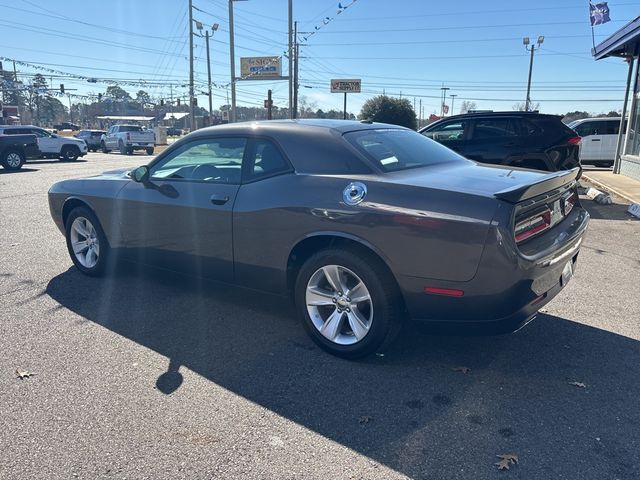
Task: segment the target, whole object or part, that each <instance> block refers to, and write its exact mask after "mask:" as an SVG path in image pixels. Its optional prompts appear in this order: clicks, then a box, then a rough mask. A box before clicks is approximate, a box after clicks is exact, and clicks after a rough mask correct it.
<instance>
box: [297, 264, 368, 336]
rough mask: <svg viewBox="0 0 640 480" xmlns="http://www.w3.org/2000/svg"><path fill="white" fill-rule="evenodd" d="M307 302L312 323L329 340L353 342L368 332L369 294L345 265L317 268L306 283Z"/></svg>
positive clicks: (356, 276) (362, 283)
mask: <svg viewBox="0 0 640 480" xmlns="http://www.w3.org/2000/svg"><path fill="white" fill-rule="evenodd" d="M306 303H307V313H308V314H309V318H310V319H311V322H312V323H313V326H314V327H315V328H316V329H317V330H318V332H320V334H321V335H322V336H323V337H325V338H326V339H327V340H329V341H331V342H334V343H336V344H338V345H353V344H354V343H357V342H359V341H360V340H362V339H364V337H365V336H366V335H367V334H368V333H369V329H370V328H371V322H372V320H373V303H372V301H371V294H370V293H369V290H368V289H367V287H366V285H365V284H364V282H363V281H362V280H361V279H360V277H358V275H356V274H355V273H354V272H352V271H351V270H349V269H348V268H346V267H342V266H340V265H326V266H324V267H322V268H319V269H318V270H316V272H315V273H314V274H313V275H312V276H311V278H310V279H309V282H308V283H307V292H306Z"/></svg>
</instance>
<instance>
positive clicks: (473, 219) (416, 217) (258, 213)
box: [233, 174, 497, 291]
mask: <svg viewBox="0 0 640 480" xmlns="http://www.w3.org/2000/svg"><path fill="white" fill-rule="evenodd" d="M356 180H357V181H362V182H363V183H365V184H366V185H367V188H368V194H367V196H366V198H365V200H364V201H363V202H361V203H360V204H358V205H355V206H350V205H347V204H345V203H344V202H343V201H342V193H343V191H344V189H345V187H346V186H347V185H348V184H349V183H350V182H351V181H356ZM496 209H497V201H496V200H495V199H492V198H487V197H480V196H476V195H470V194H464V193H459V192H449V191H445V190H437V189H429V188H424V187H415V186H406V185H399V184H390V183H387V182H381V181H379V180H378V179H377V177H376V176H373V175H372V176H363V175H359V176H358V177H349V176H316V175H302V174H289V175H284V176H280V177H274V178H271V179H267V180H263V181H260V182H256V183H252V184H247V185H243V186H242V187H241V188H240V190H239V192H238V196H237V198H236V204H235V207H234V219H233V224H234V258H235V265H236V277H237V279H238V281H239V282H240V283H243V284H247V285H250V286H255V287H257V288H267V289H269V290H274V291H282V290H283V289H284V286H285V285H286V266H287V260H288V258H289V254H290V252H291V251H292V249H293V248H294V247H295V245H296V244H297V243H298V242H300V241H301V240H303V239H305V238H307V237H310V236H314V235H318V234H327V235H337V236H343V237H347V238H352V239H354V240H356V241H359V242H360V243H362V244H364V245H367V246H368V247H369V248H371V249H372V250H374V251H375V252H376V253H378V255H379V256H380V257H381V258H382V259H383V260H384V261H385V262H386V263H387V265H388V266H389V267H390V268H391V270H392V271H393V272H394V275H396V277H398V276H415V277H422V278H432V279H442V280H450V281H467V280H470V279H471V278H473V276H474V275H475V273H476V270H477V267H478V263H479V261H480V258H481V256H482V251H483V248H484V243H485V239H486V236H487V232H488V230H489V226H490V224H491V220H492V218H493V215H494V213H495V211H496Z"/></svg>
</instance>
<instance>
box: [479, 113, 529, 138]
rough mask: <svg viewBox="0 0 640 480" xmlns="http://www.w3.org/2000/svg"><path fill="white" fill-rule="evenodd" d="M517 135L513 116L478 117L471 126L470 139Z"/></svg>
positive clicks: (515, 120)
mask: <svg viewBox="0 0 640 480" xmlns="http://www.w3.org/2000/svg"><path fill="white" fill-rule="evenodd" d="M517 135H518V125H517V119H515V118H479V119H477V120H476V121H475V124H474V127H473V134H472V136H471V138H472V140H486V139H494V138H495V139H498V138H507V137H515V136H517Z"/></svg>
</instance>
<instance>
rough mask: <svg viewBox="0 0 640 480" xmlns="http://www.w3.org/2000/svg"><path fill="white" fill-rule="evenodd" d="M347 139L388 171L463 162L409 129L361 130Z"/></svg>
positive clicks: (457, 156)
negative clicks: (456, 161)
mask: <svg viewBox="0 0 640 480" xmlns="http://www.w3.org/2000/svg"><path fill="white" fill-rule="evenodd" d="M344 136H345V138H346V139H347V140H348V141H349V142H350V143H351V144H352V145H354V146H355V147H356V148H357V149H358V150H360V151H361V152H363V153H364V154H365V155H366V156H367V157H368V158H369V159H371V160H372V161H373V162H374V163H375V164H376V166H378V167H379V168H380V169H382V170H383V171H385V172H392V171H397V170H406V169H408V168H416V167H425V166H427V165H433V164H436V163H442V162H449V161H455V160H461V159H462V157H460V156H459V155H458V154H456V153H455V152H453V151H451V150H449V149H448V148H446V147H444V146H442V145H440V144H438V143H436V142H434V141H432V140H430V139H428V138H425V137H424V136H423V135H420V134H419V133H416V132H412V131H408V130H361V131H358V132H350V133H346V134H345V135H344Z"/></svg>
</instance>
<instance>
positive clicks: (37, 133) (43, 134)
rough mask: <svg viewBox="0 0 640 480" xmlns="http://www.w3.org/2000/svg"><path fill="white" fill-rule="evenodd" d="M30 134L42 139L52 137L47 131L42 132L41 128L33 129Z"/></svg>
mask: <svg viewBox="0 0 640 480" xmlns="http://www.w3.org/2000/svg"><path fill="white" fill-rule="evenodd" d="M29 133H32V134H34V135H35V136H36V137H40V138H47V137H51V134H50V133H49V132H47V131H46V130H41V129H39V128H32V129H31V131H30V132H29Z"/></svg>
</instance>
